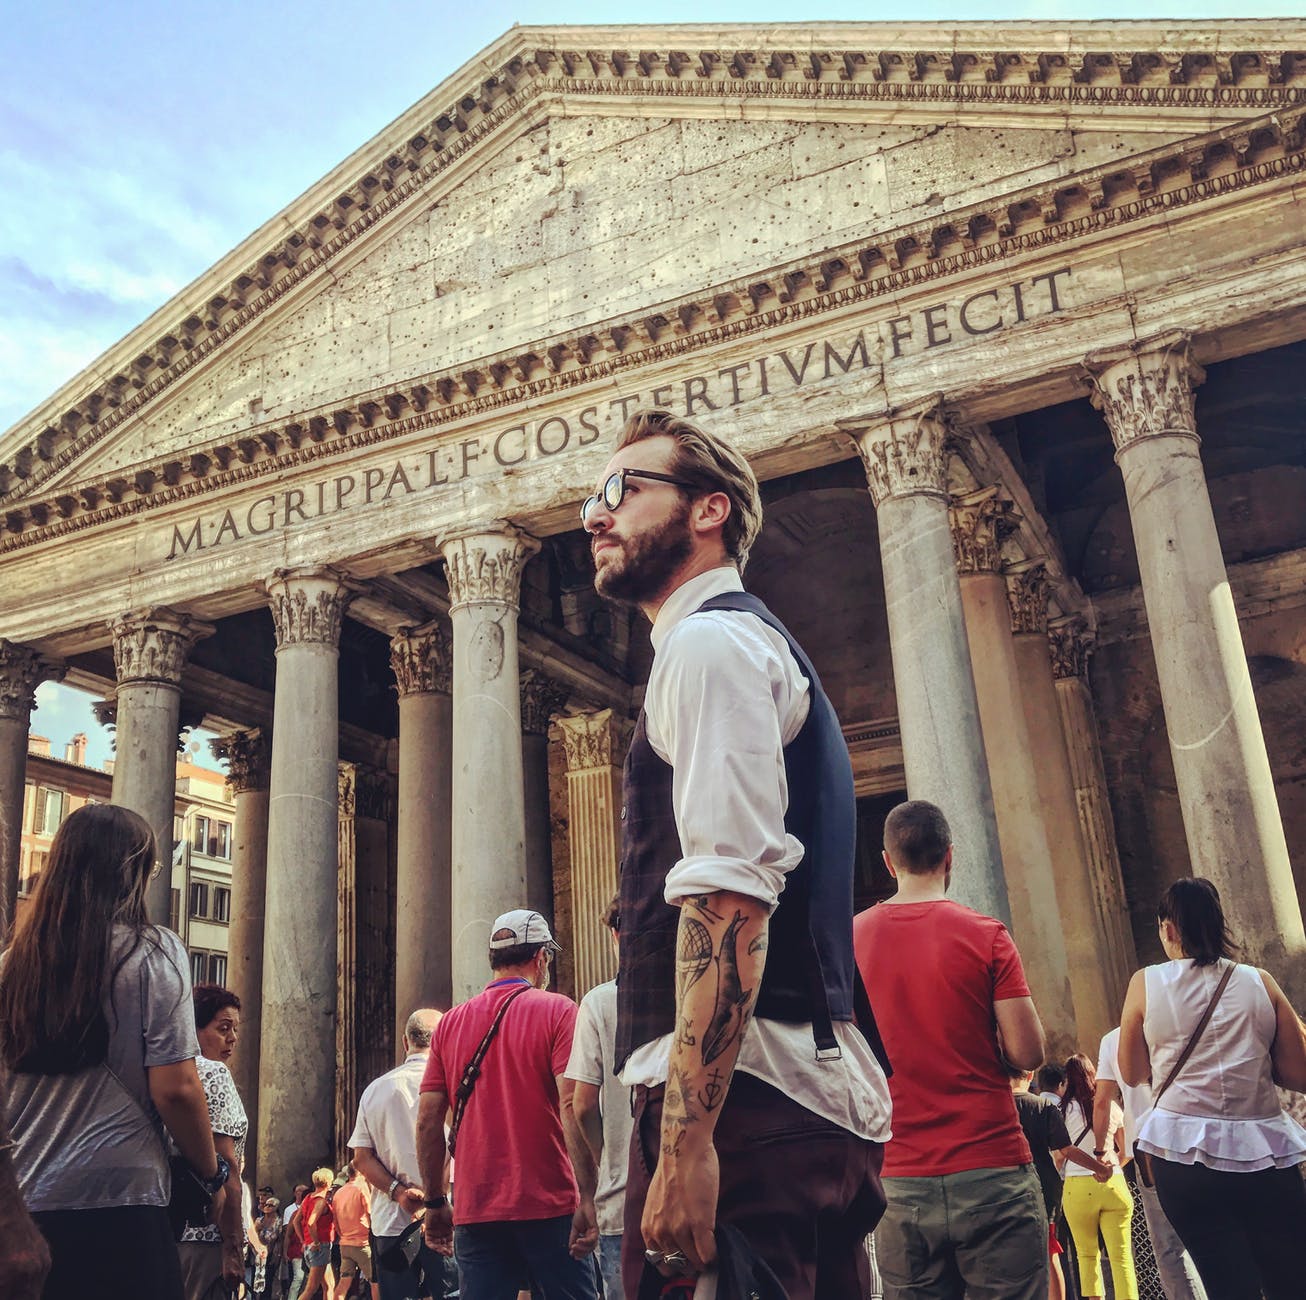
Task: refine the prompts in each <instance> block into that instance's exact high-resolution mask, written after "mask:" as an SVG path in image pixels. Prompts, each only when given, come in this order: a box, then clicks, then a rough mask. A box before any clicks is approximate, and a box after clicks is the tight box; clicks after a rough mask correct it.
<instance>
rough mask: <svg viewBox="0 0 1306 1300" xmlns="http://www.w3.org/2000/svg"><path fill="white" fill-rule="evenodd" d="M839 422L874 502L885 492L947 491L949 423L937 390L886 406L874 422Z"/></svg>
mask: <svg viewBox="0 0 1306 1300" xmlns="http://www.w3.org/2000/svg"><path fill="white" fill-rule="evenodd" d="M838 423H839V427H840V428H841V429H843V430H844V432H845V433H847V434H848V435H849V437H850V438H851V439H852V442H853V446H855V447H856V448H857V453H858V455H860V456H861V458H862V464H863V465H864V466H865V468H866V481H867V482H868V483H869V484H870V488H871V499H872V500H873V501H874V502H875V504H876V505H877V506H879V505H880V504H882V503H883V502H884V501H887V500H888V499H889V498H890V497H907V496H946V495H947V491H948V472H947V442H948V438H949V436H950V433H951V423H950V416H949V413H948V411H947V409H946V408H945V407H944V405H943V396H942V394H940V393H935V394H933V395H932V396H930V397H927V398H924V399H922V400H921V401H919V402H913V403H911V404H910V405H908V406H902V407H898V408H897V409H896V410H892V411H888V412H886V414H885V415H884V416H882V417H881V418H880V419H879V420H877V421H876V422H875V423H873V424H867V423H863V422H861V421H855V420H840V421H839V422H838Z"/></svg>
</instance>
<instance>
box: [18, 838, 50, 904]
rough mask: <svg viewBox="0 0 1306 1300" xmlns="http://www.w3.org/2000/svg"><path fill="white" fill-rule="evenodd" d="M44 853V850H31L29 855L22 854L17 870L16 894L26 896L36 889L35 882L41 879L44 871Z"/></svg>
mask: <svg viewBox="0 0 1306 1300" xmlns="http://www.w3.org/2000/svg"><path fill="white" fill-rule="evenodd" d="M45 861H46V852H45V850H44V849H33V850H32V851H31V852H30V853H24V854H23V857H22V862H21V863H20V865H19V868H18V893H19V894H20V895H21V896H24V897H25V896H26V895H28V894H30V893H31V892H32V890H34V889H35V888H36V882H37V881H38V880H40V878H41V872H43V871H44V870H45Z"/></svg>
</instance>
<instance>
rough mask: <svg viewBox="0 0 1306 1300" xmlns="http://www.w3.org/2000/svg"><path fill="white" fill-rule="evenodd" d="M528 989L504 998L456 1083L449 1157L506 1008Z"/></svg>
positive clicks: (450, 1128) (506, 1010) (527, 987)
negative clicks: (456, 1089) (482, 1065)
mask: <svg viewBox="0 0 1306 1300" xmlns="http://www.w3.org/2000/svg"><path fill="white" fill-rule="evenodd" d="M529 989H530V985H525V986H524V987H522V988H519V989H513V991H512V992H511V993H509V994H508V996H507V997H506V998H504V1000H503V1001H502V1002H501V1003H500V1004H499V1010H498V1011H497V1012H496V1013H495V1017H494V1019H493V1020H492V1021H491V1022H490V1027H489V1029H487V1030H486V1031H485V1037H484V1038H482V1039H481V1045H480V1046H479V1047H478V1048H477V1049H476V1051H475V1052H473V1053H472V1059H471V1060H470V1061H468V1062H467V1064H466V1066H464V1067H463V1077H462V1078H461V1079H460V1080H459V1081H458V1091H457V1092H456V1093H455V1094H454V1104H453V1122H452V1123H451V1124H450V1125H449V1154H450V1155H451V1156H452V1155H453V1154H454V1148H455V1147H456V1146H457V1144H458V1130H459V1129H460V1128H462V1124H463V1112H464V1111H465V1110H466V1109H467V1101H468V1098H470V1097H471V1095H472V1089H473V1088H475V1087H476V1080H477V1079H479V1078H480V1077H481V1063H482V1062H483V1061H484V1060H485V1054H486V1052H488V1051H489V1050H490V1044H491V1043H492V1042H494V1038H495V1035H496V1034H497V1033H498V1032H499V1026H500V1025H501V1024H503V1018H504V1016H505V1015H507V1013H508V1008H509V1007H510V1006H511V1005H512V1003H513V1001H514V1000H515V999H516V998H519V997H521V995H522V994H523V993H526V992H528V991H529Z"/></svg>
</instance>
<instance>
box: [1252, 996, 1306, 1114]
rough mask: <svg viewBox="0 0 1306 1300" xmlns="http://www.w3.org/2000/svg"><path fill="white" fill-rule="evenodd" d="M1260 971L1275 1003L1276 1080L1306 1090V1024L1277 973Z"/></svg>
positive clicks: (1273, 1051) (1272, 1054)
mask: <svg viewBox="0 0 1306 1300" xmlns="http://www.w3.org/2000/svg"><path fill="white" fill-rule="evenodd" d="M1260 975H1261V980H1262V981H1263V983H1264V984H1265V991H1266V992H1267V993H1268V994H1269V995H1270V1002H1271V1004H1272V1005H1273V1006H1274V1042H1273V1043H1272V1044H1271V1045H1270V1062H1271V1064H1272V1065H1273V1067H1274V1082H1275V1083H1277V1084H1278V1085H1279V1086H1280V1087H1281V1088H1290V1089H1291V1090H1292V1091H1293V1092H1306V1026H1303V1024H1302V1022H1301V1017H1300V1016H1298V1014H1297V1012H1296V1011H1295V1010H1293V1006H1292V1003H1291V1002H1289V1001H1288V999H1287V996H1286V995H1285V994H1284V992H1283V990H1282V989H1281V988H1280V987H1279V985H1278V984H1277V983H1276V982H1275V979H1274V976H1273V975H1271V974H1270V973H1269V972H1268V971H1261V972H1260Z"/></svg>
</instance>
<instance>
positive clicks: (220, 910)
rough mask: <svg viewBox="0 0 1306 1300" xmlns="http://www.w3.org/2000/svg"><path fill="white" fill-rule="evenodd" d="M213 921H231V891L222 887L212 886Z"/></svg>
mask: <svg viewBox="0 0 1306 1300" xmlns="http://www.w3.org/2000/svg"><path fill="white" fill-rule="evenodd" d="M213 919H214V920H215V921H230V920H231V890H229V889H226V888H224V887H223V886H222V885H214V886H213Z"/></svg>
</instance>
